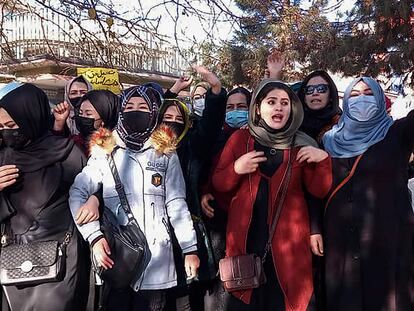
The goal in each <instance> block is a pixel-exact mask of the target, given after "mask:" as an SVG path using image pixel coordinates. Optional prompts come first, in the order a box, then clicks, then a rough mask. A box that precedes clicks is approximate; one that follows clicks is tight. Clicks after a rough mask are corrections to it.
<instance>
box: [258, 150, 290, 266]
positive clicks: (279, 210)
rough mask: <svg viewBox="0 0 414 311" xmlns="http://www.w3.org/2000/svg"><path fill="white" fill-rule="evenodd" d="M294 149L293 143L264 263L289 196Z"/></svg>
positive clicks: (280, 188)
mask: <svg viewBox="0 0 414 311" xmlns="http://www.w3.org/2000/svg"><path fill="white" fill-rule="evenodd" d="M292 149H293V143H292V147H291V148H290V149H289V160H288V164H287V167H286V170H285V173H284V174H283V179H282V183H281V185H280V187H279V190H278V193H277V194H276V199H277V197H278V196H279V193H280V196H279V201H278V206H277V209H276V214H275V217H274V218H273V222H272V225H271V227H270V231H269V238H268V240H267V243H266V247H265V252H264V255H263V257H262V263H264V262H265V260H266V257H267V254H268V253H269V250H270V247H271V245H272V240H273V235H274V234H275V231H276V226H277V223H278V221H279V218H280V214H281V213H282V208H283V204H284V202H285V198H286V195H287V191H288V187H289V182H290V177H291V176H292V163H293V150H292Z"/></svg>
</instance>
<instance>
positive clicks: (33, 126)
mask: <svg viewBox="0 0 414 311" xmlns="http://www.w3.org/2000/svg"><path fill="white" fill-rule="evenodd" d="M0 107H1V108H4V109H5V110H6V111H7V113H8V114H9V115H10V117H12V119H13V120H14V122H16V124H17V125H18V126H19V128H20V130H21V132H22V133H23V134H24V135H26V136H27V137H28V138H29V139H30V143H29V144H28V145H26V146H25V147H24V148H23V149H21V150H14V149H11V148H4V149H3V150H2V151H1V153H2V154H3V159H2V162H3V163H2V165H6V164H15V165H16V166H17V167H18V168H19V170H21V171H23V172H34V171H37V170H39V169H41V168H43V167H46V166H49V165H51V164H53V163H55V162H58V161H60V160H62V159H63V158H65V157H66V156H67V155H68V154H69V152H70V151H71V150H72V148H73V142H71V141H69V140H67V139H62V137H58V136H55V135H52V134H51V133H49V131H48V130H49V125H50V122H51V120H52V115H51V111H50V106H49V100H48V98H47V96H46V94H45V93H44V92H43V91H42V90H41V89H39V88H38V87H36V86H34V85H32V84H29V83H27V84H23V85H22V86H20V87H18V88H17V89H15V90H13V91H11V92H9V93H8V94H7V95H5V96H4V97H3V98H2V99H1V100H0Z"/></svg>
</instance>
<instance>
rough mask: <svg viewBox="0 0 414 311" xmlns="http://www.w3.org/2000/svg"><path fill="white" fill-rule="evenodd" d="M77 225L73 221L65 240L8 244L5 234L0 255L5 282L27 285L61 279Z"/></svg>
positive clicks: (0, 280)
mask: <svg viewBox="0 0 414 311" xmlns="http://www.w3.org/2000/svg"><path fill="white" fill-rule="evenodd" d="M2 226H5V225H2ZM73 227H74V226H73V224H71V225H70V227H69V230H68V231H67V232H66V234H65V238H64V240H63V242H59V241H44V242H43V241H42V242H31V243H27V244H15V243H11V244H9V245H6V243H5V238H6V236H5V235H4V234H3V235H2V248H1V254H0V283H1V285H6V286H7V285H15V286H26V285H38V284H42V283H49V282H58V281H61V280H62V279H63V277H64V275H65V268H66V266H65V262H66V261H65V259H66V247H67V245H68V244H69V241H70V238H71V236H72V233H73ZM3 228H4V227H3ZM2 231H3V229H2Z"/></svg>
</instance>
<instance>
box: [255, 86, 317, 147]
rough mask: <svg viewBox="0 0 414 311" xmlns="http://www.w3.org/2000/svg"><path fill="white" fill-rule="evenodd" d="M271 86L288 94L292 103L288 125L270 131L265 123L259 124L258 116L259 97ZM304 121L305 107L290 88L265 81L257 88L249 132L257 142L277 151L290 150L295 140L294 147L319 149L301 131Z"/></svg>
mask: <svg viewBox="0 0 414 311" xmlns="http://www.w3.org/2000/svg"><path fill="white" fill-rule="evenodd" d="M269 84H271V85H272V86H274V87H275V88H278V89H281V90H284V91H286V93H288V95H289V98H290V102H291V111H290V113H291V115H290V117H289V120H288V123H287V124H286V126H284V127H283V128H282V129H280V130H275V131H270V130H269V129H268V128H266V126H263V123H264V122H259V119H260V118H258V115H257V107H258V105H259V104H260V103H258V102H257V101H258V98H257V97H258V95H259V94H260V91H261V90H263V88H264V87H266V86H267V85H269ZM302 121H303V107H302V104H301V102H300V100H299V98H298V96H297V95H296V94H295V93H294V92H293V91H292V90H291V89H290V87H289V86H288V85H287V84H285V83H283V82H280V81H278V80H274V79H264V80H262V82H260V84H259V85H258V86H257V88H256V89H255V90H254V93H253V96H252V101H251V104H250V108H249V130H250V134H251V135H252V136H253V137H254V138H255V140H256V141H257V142H258V143H259V144H261V145H263V146H267V147H271V148H276V149H288V148H290V147H292V142H293V139H294V146H295V147H296V146H313V147H318V144H317V143H316V142H315V141H314V140H313V139H312V138H311V137H309V136H308V135H306V134H305V133H303V132H301V131H299V127H300V126H301V124H302Z"/></svg>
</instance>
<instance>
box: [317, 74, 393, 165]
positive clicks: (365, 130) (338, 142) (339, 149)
mask: <svg viewBox="0 0 414 311" xmlns="http://www.w3.org/2000/svg"><path fill="white" fill-rule="evenodd" d="M359 81H363V82H365V83H366V84H367V85H368V86H369V87H370V88H371V90H372V93H373V95H374V97H375V99H376V105H377V107H378V110H377V112H376V113H375V114H374V115H373V116H372V117H371V118H370V119H369V120H367V121H358V120H357V119H355V118H353V117H352V116H351V114H350V113H349V97H350V94H351V91H352V89H353V88H354V86H355V85H356V84H357V83H358V82H359ZM392 124H393V120H392V118H391V117H390V116H388V114H387V112H386V109H385V95H384V91H383V90H382V88H381V86H380V85H379V84H378V83H377V82H376V81H375V80H374V79H372V78H369V77H359V78H357V79H355V80H354V81H352V83H351V84H350V85H349V86H348V88H347V89H346V91H345V93H344V98H343V114H342V116H341V118H340V119H339V122H338V124H337V125H335V126H334V127H333V128H332V129H331V130H330V131H328V132H326V134H325V135H324V137H323V144H324V147H325V150H326V151H327V152H328V153H329V154H330V155H331V156H332V157H333V158H351V157H355V156H358V155H360V154H362V153H364V152H365V151H366V150H367V149H368V148H369V147H371V146H372V145H374V144H376V143H377V142H379V141H381V140H383V139H384V138H385V136H386V135H387V132H388V130H389V128H390V127H391V125H392Z"/></svg>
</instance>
